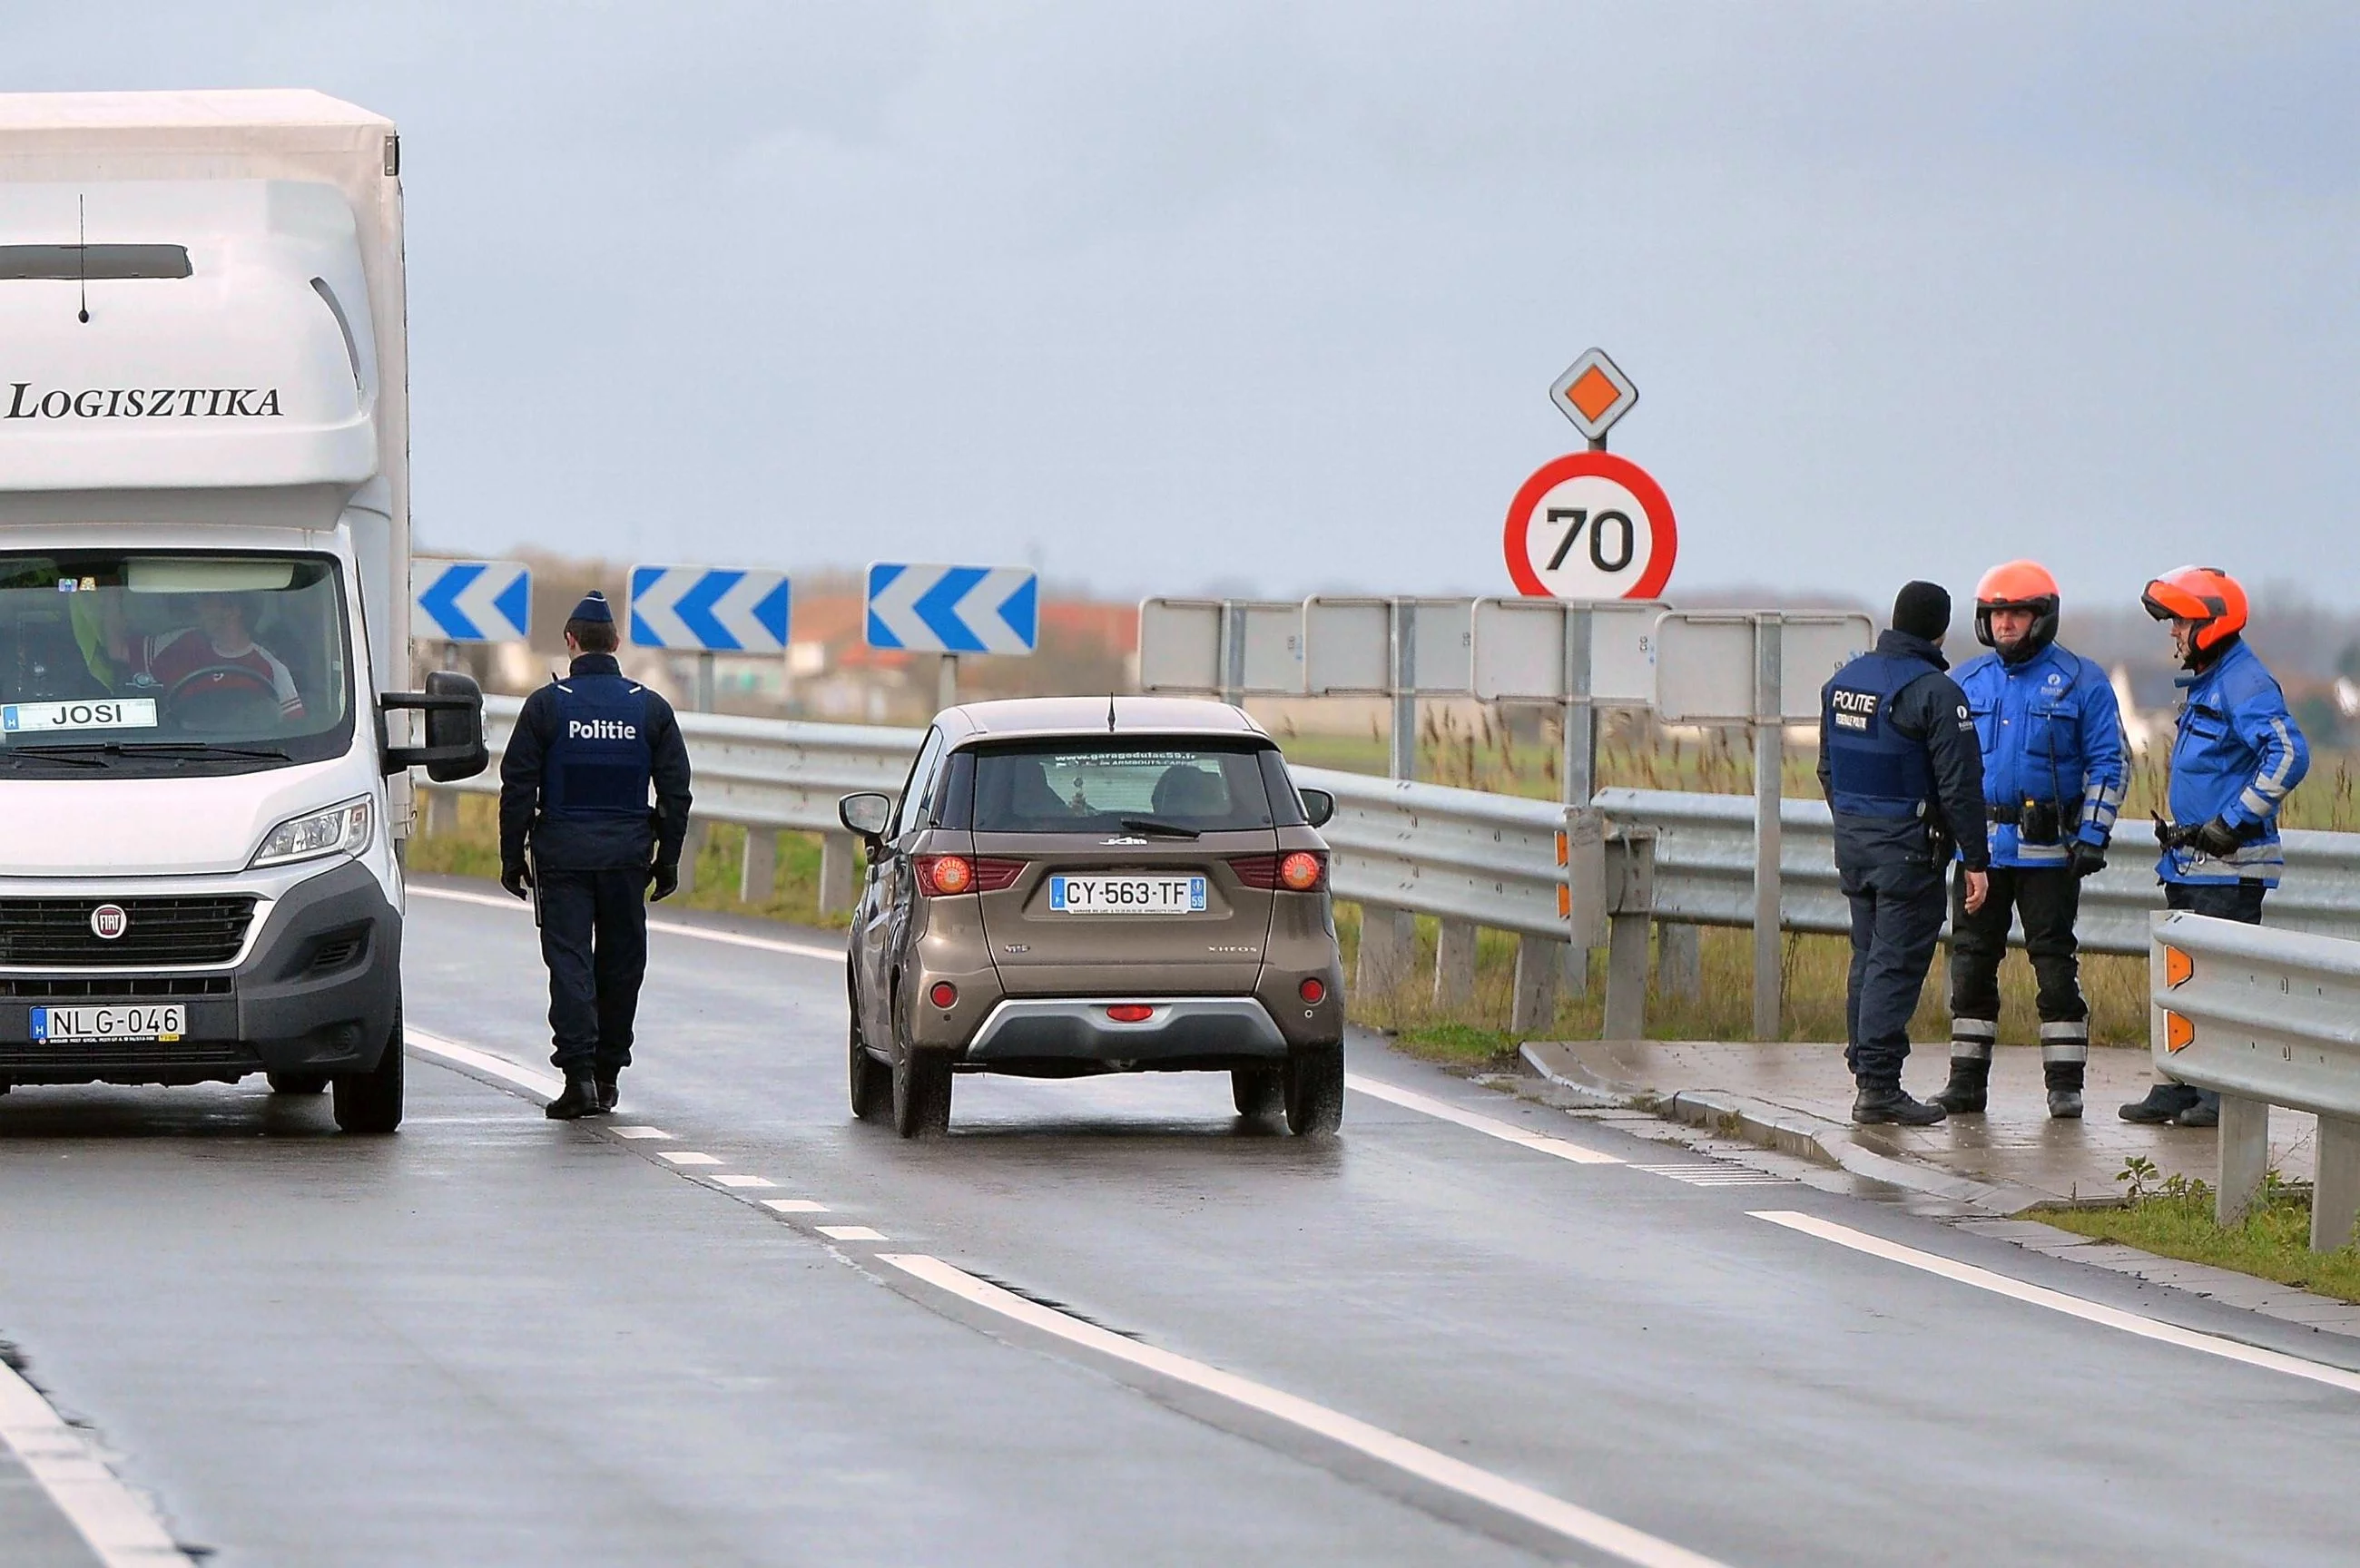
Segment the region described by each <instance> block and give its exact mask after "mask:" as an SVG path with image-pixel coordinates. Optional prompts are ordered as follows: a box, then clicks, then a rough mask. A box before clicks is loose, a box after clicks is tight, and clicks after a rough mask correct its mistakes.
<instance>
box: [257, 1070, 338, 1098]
mask: <svg viewBox="0 0 2360 1568" xmlns="http://www.w3.org/2000/svg"><path fill="white" fill-rule="evenodd" d="M269 1078H270V1092H271V1093H272V1094H318V1093H319V1092H320V1091H321V1090H322V1089H324V1088H326V1087H327V1086H328V1075H327V1074H326V1073H271V1074H269Z"/></svg>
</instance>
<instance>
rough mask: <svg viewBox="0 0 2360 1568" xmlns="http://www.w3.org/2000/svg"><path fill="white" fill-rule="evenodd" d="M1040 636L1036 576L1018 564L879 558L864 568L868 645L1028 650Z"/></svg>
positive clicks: (933, 650)
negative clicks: (927, 562) (941, 563)
mask: <svg viewBox="0 0 2360 1568" xmlns="http://www.w3.org/2000/svg"><path fill="white" fill-rule="evenodd" d="M1040 640H1041V597H1040V579H1039V578H1038V577H1037V576H1035V575H1034V574H1033V573H1032V572H1028V571H1026V570H1024V569H1023V568H1022V567H1016V566H997V567H994V566H913V565H911V564H908V563H906V562H893V561H880V562H878V563H877V564H876V565H874V566H871V567H870V568H869V647H871V648H910V649H913V650H915V651H918V652H922V653H1031V652H1032V649H1033V648H1034V647H1036V646H1037V645H1038V644H1039V642H1040Z"/></svg>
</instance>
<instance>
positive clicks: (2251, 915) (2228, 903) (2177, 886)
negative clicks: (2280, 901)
mask: <svg viewBox="0 0 2360 1568" xmlns="http://www.w3.org/2000/svg"><path fill="white" fill-rule="evenodd" d="M2268 891H2269V889H2268V888H2267V887H2263V886H2262V885H2261V884H2260V883H2258V882H2235V883H2232V884H2229V885H2227V886H2225V887H2224V886H2222V885H2219V884H2215V883H2202V882H2167V883H2165V884H2164V885H2163V907H2164V908H2165V909H2186V910H2187V911H2188V912H2189V913H2190V914H2191V915H2210V916H2211V917H2212V919H2214V920H2242V921H2244V922H2245V924H2246V925H2249V926H2257V925H2260V924H2261V923H2262V895H2263V894H2265V893H2267V892H2268Z"/></svg>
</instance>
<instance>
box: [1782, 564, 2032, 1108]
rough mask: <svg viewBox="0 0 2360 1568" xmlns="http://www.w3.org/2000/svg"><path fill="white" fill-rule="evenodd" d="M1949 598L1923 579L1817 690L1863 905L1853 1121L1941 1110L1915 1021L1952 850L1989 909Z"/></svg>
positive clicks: (1855, 994) (1832, 798) (1854, 1018)
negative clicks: (1908, 1073)
mask: <svg viewBox="0 0 2360 1568" xmlns="http://www.w3.org/2000/svg"><path fill="white" fill-rule="evenodd" d="M1949 630H1950V593H1948V592H1947V591H1945V590H1944V589H1943V588H1942V587H1940V586H1939V584H1937V583H1908V584H1907V585H1905V586H1904V587H1903V588H1902V590H1901V593H1900V594H1899V596H1898V597H1896V599H1895V600H1894V602H1893V627H1892V629H1891V630H1890V631H1887V632H1886V633H1885V634H1884V635H1883V636H1882V637H1878V638H1877V639H1876V648H1875V651H1874V652H1873V653H1866V654H1863V655H1862V656H1861V657H1860V658H1858V659H1853V660H1852V662H1851V663H1850V664H1847V665H1845V666H1844V667H1843V668H1842V669H1841V670H1837V671H1836V673H1835V676H1834V678H1833V679H1831V680H1830V681H1829V682H1828V683H1827V684H1826V685H1825V686H1824V687H1822V688H1820V691H1819V788H1820V789H1821V790H1822V791H1823V792H1825V794H1826V795H1827V798H1828V805H1829V807H1830V809H1831V810H1832V811H1833V812H1834V813H1835V829H1836V870H1837V871H1838V873H1839V874H1840V875H1841V878H1842V882H1843V890H1844V896H1845V897H1846V898H1849V899H1850V900H1851V901H1852V976H1851V982H1850V985H1849V987H1848V990H1847V992H1846V995H1845V1008H1844V1011H1845V1020H1846V1023H1847V1026H1848V1029H1847V1033H1848V1035H1849V1044H1848V1045H1847V1046H1846V1048H1845V1051H1844V1062H1845V1065H1847V1066H1849V1067H1850V1068H1851V1069H1852V1077H1853V1078H1854V1080H1855V1081H1856V1082H1857V1083H1859V1086H1860V1092H1859V1094H1858V1095H1857V1096H1856V1097H1855V1098H1854V1099H1853V1101H1852V1120H1853V1121H1855V1122H1861V1123H1869V1122H1899V1123H1901V1124H1903V1125H1904V1126H1907V1127H1926V1126H1929V1125H1931V1124H1932V1123H1935V1122H1939V1121H1940V1120H1941V1119H1942V1117H1943V1116H1944V1114H1945V1113H1944V1112H1943V1109H1942V1107H1941V1106H1940V1105H1928V1104H1926V1103H1925V1102H1923V1101H1920V1100H1917V1099H1913V1098H1911V1097H1910V1095H1909V1094H1907V1092H1905V1091H1904V1090H1903V1089H1902V1087H1901V1064H1902V1063H1903V1062H1906V1061H1907V1059H1908V1056H1909V1017H1910V1015H1911V1014H1912V1013H1914V1012H1916V1011H1917V997H1918V995H1919V993H1921V992H1922V991H1924V989H1925V988H1926V971H1927V969H1928V966H1929V965H1930V964H1932V963H1933V961H1934V943H1935V941H1936V939H1937V938H1938V937H1939V936H1940V934H1941V931H1942V877H1943V873H1944V871H1945V869H1946V868H1947V867H1948V866H1949V865H1950V855H1951V852H1952V849H1953V847H1955V848H1956V850H1957V853H1958V855H1959V856H1960V858H1961V860H1962V861H1963V862H1964V863H1965V870H1964V872H1963V873H1962V881H1963V884H1964V892H1963V895H1962V897H1963V898H1964V901H1965V907H1966V909H1968V911H1969V912H1971V913H1972V912H1975V911H1978V910H1980V909H1982V908H1983V899H1984V897H1985V894H1986V891H1987V889H1988V886H1989V867H1990V864H1991V857H1990V852H1989V849H1988V847H1987V844H1986V842H1985V837H1984V829H1983V756H1982V753H1981V751H1980V750H1979V749H1978V748H1977V746H1975V742H1974V735H1975V726H1974V723H1973V721H1972V719H1971V718H1970V717H1969V716H1968V713H1967V702H1966V697H1965V695H1964V694H1963V693H1962V692H1961V691H1960V690H1959V688H1958V685H1957V683H1956V682H1955V681H1952V680H1951V679H1950V677H1949V676H1948V675H1946V674H1944V673H1943V671H1944V670H1948V669H1949V668H1950V665H1949V662H1948V661H1947V660H1946V659H1943V657H1942V637H1943V635H1944V634H1945V633H1947V632H1948V631H1949Z"/></svg>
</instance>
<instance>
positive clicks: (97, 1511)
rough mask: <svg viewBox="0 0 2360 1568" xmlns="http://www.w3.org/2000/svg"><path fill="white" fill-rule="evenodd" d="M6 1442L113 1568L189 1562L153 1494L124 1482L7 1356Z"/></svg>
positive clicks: (0, 1421)
mask: <svg viewBox="0 0 2360 1568" xmlns="http://www.w3.org/2000/svg"><path fill="white" fill-rule="evenodd" d="M0 1446H5V1448H7V1449H8V1450H9V1451H10V1452H12V1453H13V1454H16V1458H17V1459H18V1461H19V1462H21V1463H22V1464H23V1465H24V1466H25V1468H26V1470H27V1471H28V1472H29V1473H30V1474H31V1475H32V1477H33V1479H34V1481H35V1482H37V1483H38V1485H39V1486H40V1488H41V1490H42V1491H44V1492H47V1493H48V1494H49V1501H51V1502H52V1503H55V1504H56V1505H57V1507H58V1511H59V1512H60V1513H61V1514H63V1515H65V1516H66V1518H67V1519H68V1520H69V1521H71V1523H72V1525H73V1527H74V1529H76V1530H80V1531H81V1532H82V1539H83V1540H84V1541H88V1542H90V1549H91V1551H93V1552H95V1553H97V1555H98V1560H99V1561H100V1562H101V1563H104V1564H105V1565H106V1568H154V1565H156V1564H161V1563H169V1564H172V1565H173V1568H188V1563H189V1559H188V1557H187V1555H186V1554H185V1553H183V1552H181V1551H180V1548H179V1547H177V1546H175V1545H174V1544H172V1537H171V1533H170V1532H169V1530H165V1528H164V1526H163V1524H162V1522H161V1521H160V1520H158V1519H157V1517H156V1511H155V1509H153V1508H150V1507H148V1505H147V1499H145V1498H143V1497H140V1496H139V1494H138V1493H137V1492H135V1491H133V1490H132V1489H131V1488H130V1487H129V1486H125V1485H124V1484H123V1481H122V1479H121V1477H119V1476H117V1475H115V1472H114V1471H112V1470H110V1469H108V1468H107V1467H106V1464H105V1462H104V1460H102V1459H100V1458H99V1456H98V1454H96V1453H95V1452H94V1451H93V1449H92V1447H91V1445H90V1442H89V1440H88V1439H86V1438H84V1437H83V1436H82V1433H81V1432H76V1431H75V1430H74V1429H73V1428H72V1427H71V1426H69V1425H67V1424H66V1421H65V1420H64V1418H63V1417H61V1416H60V1415H59V1414H58V1412H57V1411H56V1410H51V1409H50V1408H49V1401H48V1400H47V1399H43V1398H41V1396H40V1392H39V1390H38V1389H36V1388H34V1387H33V1386H32V1385H31V1384H30V1383H27V1382H26V1381H25V1379H24V1378H22V1377H18V1376H17V1375H16V1369H15V1368H14V1367H9V1366H8V1365H7V1364H6V1363H5V1362H0Z"/></svg>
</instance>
